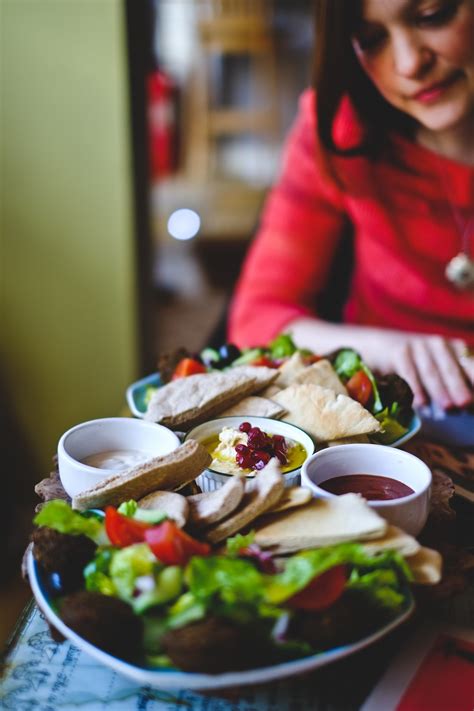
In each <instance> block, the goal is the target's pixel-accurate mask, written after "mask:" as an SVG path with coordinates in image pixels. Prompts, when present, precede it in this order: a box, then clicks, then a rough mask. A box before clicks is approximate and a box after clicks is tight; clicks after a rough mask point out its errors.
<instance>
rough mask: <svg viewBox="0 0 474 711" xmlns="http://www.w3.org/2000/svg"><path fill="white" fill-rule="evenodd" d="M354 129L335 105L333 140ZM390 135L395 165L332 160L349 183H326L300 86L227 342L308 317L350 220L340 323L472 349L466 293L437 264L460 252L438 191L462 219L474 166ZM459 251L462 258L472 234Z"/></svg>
mask: <svg viewBox="0 0 474 711" xmlns="http://www.w3.org/2000/svg"><path fill="white" fill-rule="evenodd" d="M358 135H360V126H359V125H358V123H357V121H356V118H355V116H354V112H353V111H352V109H351V107H350V105H349V103H348V102H346V104H345V105H344V108H343V109H341V111H340V113H339V115H338V117H337V120H336V126H335V140H336V141H337V142H338V144H339V145H341V146H349V145H351V144H353V143H354V141H356V140H357V136H358ZM394 142H395V147H396V150H397V165H395V164H393V163H391V162H388V161H383V160H380V161H377V162H371V161H369V159H367V158H365V157H355V158H337V159H336V165H337V169H338V171H340V174H341V175H342V177H343V183H344V185H349V186H350V187H349V188H346V189H342V188H339V187H337V186H336V185H335V184H334V183H333V182H332V181H330V180H328V179H327V178H324V177H323V174H322V172H321V170H320V168H319V167H318V166H320V163H319V161H318V151H319V148H318V144H317V138H316V126H315V115H314V94H313V92H312V91H310V90H308V91H306V92H305V93H304V94H303V96H302V98H301V101H300V110H299V114H298V117H297V119H296V121H295V124H294V126H293V129H292V131H291V132H290V135H289V137H288V140H287V143H286V147H285V151H284V154H283V166H282V171H281V174H280V177H279V180H278V182H277V184H276V186H275V187H274V188H273V190H272V191H271V192H270V194H269V196H268V198H267V201H266V205H265V209H264V211H263V215H262V218H261V223H260V228H259V231H258V233H257V235H256V238H255V240H254V241H253V243H252V245H251V247H250V250H249V253H248V256H247V258H246V261H245V264H244V268H243V270H242V273H241V276H240V278H239V281H238V284H237V288H236V291H235V294H234V297H233V300H232V303H231V309H230V316H229V334H228V336H229V340H230V341H232V342H234V343H237V344H238V345H239V346H241V347H244V346H253V345H261V344H263V343H266V342H267V341H268V340H270V339H271V338H273V337H274V336H275V335H276V334H278V333H280V332H281V331H282V330H284V329H285V326H286V324H288V323H289V322H290V321H292V320H294V319H296V318H299V317H301V316H308V315H313V316H314V315H316V316H317V307H316V304H317V300H318V294H319V293H320V292H321V290H322V289H323V288H324V286H325V284H326V281H327V278H328V274H329V271H330V266H331V261H332V258H333V255H334V253H335V250H336V247H337V244H338V240H339V238H340V236H341V233H342V232H343V230H344V227H345V226H347V222H348V221H350V223H352V226H353V232H354V249H355V264H354V271H353V276H352V281H351V287H350V293H349V298H348V301H347V303H346V306H345V310H344V319H345V321H346V322H349V323H356V324H362V325H368V326H379V327H380V326H385V327H387V328H395V329H400V330H404V331H418V332H421V333H433V334H434V333H437V334H442V335H445V336H448V337H460V338H464V339H465V340H466V341H467V342H469V343H470V344H471V345H474V290H472V289H471V290H467V291H460V290H458V289H456V288H455V287H454V286H452V285H451V284H450V283H449V282H448V281H447V280H446V277H445V276H444V270H445V267H446V264H447V262H448V261H449V260H450V259H451V258H452V257H454V256H455V255H456V254H458V253H459V252H460V251H461V234H460V231H459V228H458V225H457V224H456V220H455V218H454V216H453V211H452V209H451V207H450V204H449V201H448V199H447V194H446V191H447V190H449V195H450V199H451V201H452V202H453V204H454V205H455V206H456V209H457V210H459V212H460V214H461V215H462V217H463V218H464V219H466V220H467V219H468V218H469V217H472V216H473V214H474V213H473V209H474V169H473V168H472V167H469V166H467V165H462V164H460V163H457V162H454V161H452V160H448V159H445V158H441V157H439V156H437V155H435V154H434V153H432V152H431V151H429V150H427V149H425V148H423V147H421V146H419V145H417V144H415V143H412V142H410V141H408V140H407V139H404V138H401V137H398V136H397V137H395V138H394ZM443 174H444V176H443ZM470 247H471V256H472V255H473V254H474V234H473V235H472V239H471V245H470Z"/></svg>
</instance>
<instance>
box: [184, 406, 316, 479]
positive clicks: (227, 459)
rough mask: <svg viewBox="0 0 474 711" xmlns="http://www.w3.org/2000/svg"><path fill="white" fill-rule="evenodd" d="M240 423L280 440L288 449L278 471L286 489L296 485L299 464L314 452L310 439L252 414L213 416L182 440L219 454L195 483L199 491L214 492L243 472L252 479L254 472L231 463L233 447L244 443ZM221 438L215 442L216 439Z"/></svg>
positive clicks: (296, 429)
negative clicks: (192, 442)
mask: <svg viewBox="0 0 474 711" xmlns="http://www.w3.org/2000/svg"><path fill="white" fill-rule="evenodd" d="M242 423H249V424H250V425H251V426H252V427H257V428H259V429H260V430H261V431H262V432H264V433H265V434H267V435H269V436H270V437H273V435H277V436H281V437H284V439H285V440H286V443H287V446H288V464H287V465H286V466H285V465H282V472H283V476H284V479H285V485H286V486H295V485H297V484H299V482H300V472H301V466H302V464H303V462H304V461H305V460H306V459H307V458H308V457H309V456H311V454H312V453H313V452H314V442H313V440H312V439H311V437H310V436H309V435H308V434H307V433H306V432H305V431H304V430H302V429H300V428H299V427H296V426H295V425H291V424H290V423H288V422H282V421H280V420H273V419H272V418H270V417H257V416H255V417H254V416H252V415H246V416H245V417H244V416H232V417H217V418H216V419H214V420H210V421H209V422H204V423H203V424H201V425H198V426H197V427H194V429H192V430H190V431H189V432H188V433H187V434H186V437H185V439H195V440H197V441H198V442H200V443H201V444H202V445H203V446H204V447H206V449H207V450H208V452H209V453H210V454H211V456H213V453H215V452H216V450H217V449H219V452H218V453H217V454H215V455H214V456H213V462H214V464H215V468H213V465H212V464H211V466H210V467H209V468H208V469H206V470H205V471H204V472H203V473H202V474H201V476H200V477H198V479H197V480H196V481H197V483H198V484H199V486H200V487H201V489H202V490H203V491H214V490H215V489H218V488H220V487H221V486H222V485H223V484H225V483H226V481H228V479H229V477H231V476H234V474H237V473H239V474H241V473H245V474H246V475H247V476H250V477H252V476H255V473H256V471H255V470H254V471H249V470H244V469H242V468H240V467H239V466H238V464H237V463H236V461H235V458H236V452H235V450H234V447H235V444H238V443H245V442H246V439H245V436H243V438H241V435H244V434H245V433H241V432H240V430H239V428H240V426H241V425H242ZM220 435H221V436H222V437H221V438H222V440H223V441H221V442H219V436H220Z"/></svg>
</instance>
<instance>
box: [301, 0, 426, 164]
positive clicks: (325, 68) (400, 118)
mask: <svg viewBox="0 0 474 711" xmlns="http://www.w3.org/2000/svg"><path fill="white" fill-rule="evenodd" d="M361 4H362V3H361V0H316V2H315V25H316V27H315V35H316V39H315V53H314V65H313V86H314V88H315V89H316V117H317V124H318V137H319V140H320V142H321V145H322V147H323V149H325V150H326V151H327V152H328V153H329V154H333V155H341V156H355V155H367V156H369V157H374V158H375V157H377V156H379V155H380V154H381V153H382V152H384V151H385V150H387V149H388V150H389V143H390V141H389V136H390V133H391V132H392V131H397V132H400V133H404V134H407V135H409V134H410V133H411V132H412V130H413V125H414V122H413V120H412V119H411V118H410V117H408V116H407V115H406V114H403V113H402V112H401V111H398V110H396V109H394V108H393V107H392V106H390V104H389V103H388V102H386V101H385V99H384V98H383V97H382V96H381V94H380V93H379V92H378V90H377V89H376V88H375V87H374V85H373V84H372V82H371V81H370V79H369V78H368V77H367V75H366V73H365V72H364V70H363V69H362V67H361V66H360V64H359V61H358V59H357V57H356V55H355V52H354V49H353V47H352V41H351V39H352V36H353V34H354V31H355V29H356V28H357V26H358V24H359V23H360V20H361ZM345 96H347V97H348V98H349V99H350V101H351V103H352V105H353V107H354V108H355V110H356V112H357V114H358V116H359V118H360V120H361V123H362V125H363V128H364V137H363V138H362V141H361V143H360V144H359V145H357V146H354V147H351V148H345V149H344V148H341V147H339V146H337V145H336V143H335V142H334V136H333V127H334V120H335V117H336V114H337V112H338V109H339V107H340V103H341V100H342V99H343V97H345Z"/></svg>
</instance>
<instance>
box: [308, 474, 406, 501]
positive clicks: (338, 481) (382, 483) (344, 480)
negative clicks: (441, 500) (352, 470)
mask: <svg viewBox="0 0 474 711" xmlns="http://www.w3.org/2000/svg"><path fill="white" fill-rule="evenodd" d="M318 486H319V487H320V488H321V489H324V490H325V491H329V492H331V494H337V495H338V496H339V495H341V494H349V493H353V494H362V496H363V497H364V499H367V501H387V500H389V499H403V498H404V497H405V496H410V494H414V493H415V492H414V491H413V489H411V488H410V487H409V486H407V485H406V484H404V483H403V482H401V481H398V479H392V478H391V477H389V476H379V475H378V474H348V475H345V476H336V477H334V478H333V479H326V481H323V482H321V484H318Z"/></svg>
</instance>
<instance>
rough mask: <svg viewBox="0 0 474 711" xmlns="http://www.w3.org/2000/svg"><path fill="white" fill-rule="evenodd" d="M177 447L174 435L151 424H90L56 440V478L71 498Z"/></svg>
mask: <svg viewBox="0 0 474 711" xmlns="http://www.w3.org/2000/svg"><path fill="white" fill-rule="evenodd" d="M179 444H180V441H179V438H178V436H177V435H176V434H175V433H174V432H172V431H171V430H169V429H168V428H167V427H163V425H158V424H155V423H153V422H147V421H145V420H138V419H134V418H132V417H106V418H102V419H99V420H89V421H87V422H82V423H81V424H79V425H76V426H75V427H72V428H71V429H69V430H67V432H65V433H64V434H63V435H62V437H61V439H60V440H59V443H58V469H59V477H60V479H61V483H62V485H63V487H64V489H65V491H66V493H67V494H69V496H70V497H71V498H72V497H74V496H77V494H79V493H80V492H82V491H85V490H86V489H89V488H90V487H91V486H94V485H95V484H98V483H99V482H100V481H102V480H103V479H105V478H106V477H108V476H110V475H111V474H117V473H119V472H121V471H126V470H127V469H131V468H132V467H133V466H136V465H138V464H142V463H144V462H145V461H146V460H148V459H152V458H153V457H158V456H161V455H163V454H169V453H170V452H172V451H173V450H174V449H176V448H177V447H178V446H179Z"/></svg>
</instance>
